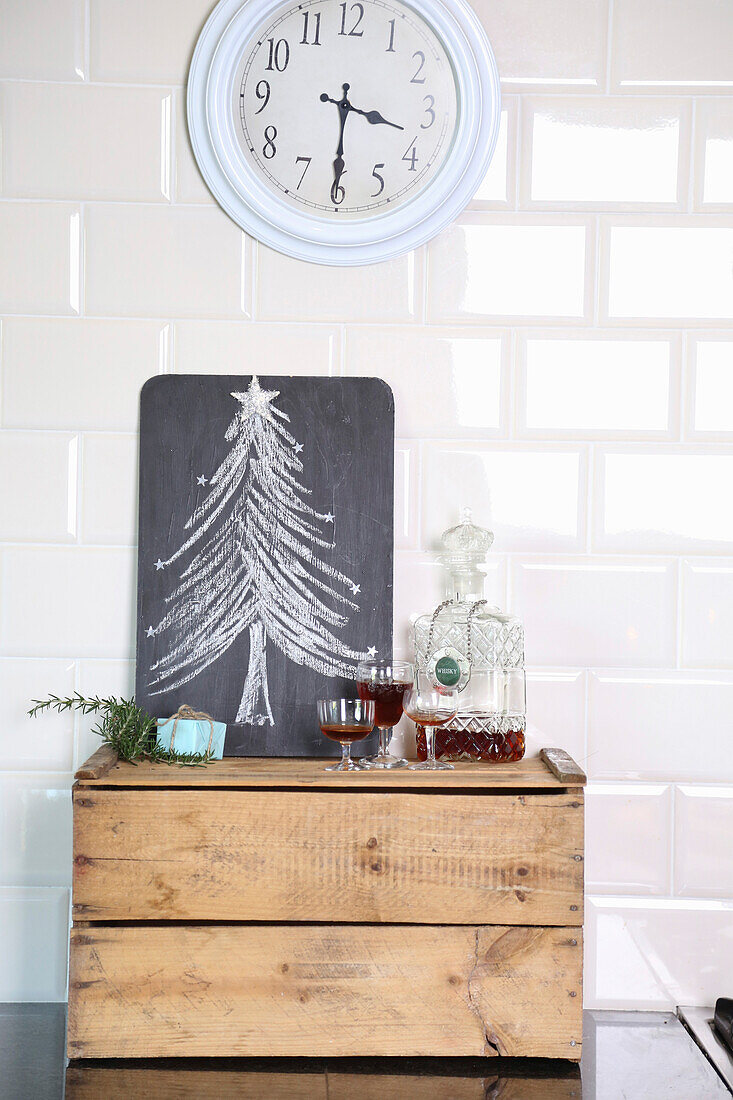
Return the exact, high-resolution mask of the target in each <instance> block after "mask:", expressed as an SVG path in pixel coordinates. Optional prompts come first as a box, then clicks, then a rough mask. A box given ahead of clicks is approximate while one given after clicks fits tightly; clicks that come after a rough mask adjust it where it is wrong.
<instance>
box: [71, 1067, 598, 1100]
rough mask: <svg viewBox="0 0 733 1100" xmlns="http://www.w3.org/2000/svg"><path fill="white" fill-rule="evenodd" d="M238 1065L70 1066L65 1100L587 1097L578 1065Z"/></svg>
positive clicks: (517, 1099)
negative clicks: (379, 1068)
mask: <svg viewBox="0 0 733 1100" xmlns="http://www.w3.org/2000/svg"><path fill="white" fill-rule="evenodd" d="M233 1061H234V1064H235V1065H236V1067H237V1068H231V1069H229V1068H227V1069H222V1068H210V1069H203V1068H201V1067H200V1063H195V1068H191V1067H189V1066H179V1067H177V1068H172V1067H171V1066H170V1064H165V1063H164V1064H163V1065H158V1066H151V1065H149V1064H146V1065H145V1066H136V1065H135V1064H134V1063H133V1064H132V1065H130V1063H126V1064H124V1065H116V1066H109V1065H105V1066H97V1065H94V1064H91V1065H90V1064H88V1063H87V1064H79V1063H74V1062H71V1063H70V1064H69V1066H68V1068H67V1070H66V1093H65V1095H66V1100H100V1097H104V1100H149V1098H150V1097H151V1096H152V1097H155V1098H156V1100H184V1098H186V1097H190V1098H191V1100H233V1098H235V1097H236V1100H487V1098H488V1097H501V1100H581V1082H580V1071H579V1069H578V1067H577V1066H576V1065H573V1064H571V1063H559V1064H558V1063H546V1062H545V1063H537V1062H527V1061H526V1060H524V1059H513V1060H512V1062H509V1061H507V1060H506V1059H503V1058H494V1059H492V1062H491V1063H489V1064H488V1065H487V1066H486V1068H485V1069H484V1070H483V1071H481V1070H479V1069H477V1068H476V1063H474V1065H473V1066H472V1067H471V1069H470V1072H469V1070H467V1069H466V1070H463V1071H462V1070H461V1069H456V1070H451V1071H450V1072H448V1069H447V1066H446V1061H445V1060H444V1061H443V1062H442V1063H441V1065H440V1067H439V1068H435V1069H430V1068H427V1067H421V1069H422V1072H421V1073H420V1074H419V1075H418V1073H417V1072H409V1071H402V1070H399V1071H397V1070H396V1069H394V1068H393V1067H394V1062H392V1061H388V1062H387V1066H388V1067H390V1068H388V1069H385V1070H384V1071H381V1072H379V1071H375V1072H368V1071H365V1070H363V1069H362V1070H360V1071H359V1072H348V1071H346V1072H345V1071H344V1070H343V1069H342V1068H339V1069H337V1070H333V1069H331V1068H330V1067H328V1068H324V1069H322V1068H321V1065H322V1063H320V1061H318V1060H313V1059H311V1061H312V1062H313V1063H314V1066H313V1068H312V1069H311V1068H309V1069H308V1070H305V1069H302V1070H301V1071H300V1072H298V1071H295V1070H282V1071H268V1070H263V1069H257V1070H253V1069H249V1068H248V1067H247V1062H244V1063H242V1062H241V1061H239V1060H238V1059H234V1060H233ZM452 1061H454V1062H455V1061H458V1062H459V1064H462V1062H463V1060H462V1059H452ZM215 1064H216V1065H217V1067H219V1066H220V1063H215ZM333 1064H335V1065H338V1066H342V1065H343V1063H341V1062H339V1063H333ZM492 1064H495V1065H496V1069H495V1070H493V1069H492V1068H491V1065H492Z"/></svg>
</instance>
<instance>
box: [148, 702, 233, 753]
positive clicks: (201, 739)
mask: <svg viewBox="0 0 733 1100" xmlns="http://www.w3.org/2000/svg"><path fill="white" fill-rule="evenodd" d="M226 731H227V727H226V722H215V721H214V719H213V718H211V717H210V715H208V714H206V713H205V712H204V711H199V712H197V711H194V710H192V709H191V707H187V706H182V707H179V708H178V711H177V712H176V713H175V714H174V715H173V716H172V717H171V718H159V719H158V732H157V735H156V741H157V743H158V745H159V746H160V747H161V748H162V749H171V750H172V751H175V752H200V753H209V755H210V756H211V758H212V759H213V760H221V759H222V757H223V756H224V735H225V734H226Z"/></svg>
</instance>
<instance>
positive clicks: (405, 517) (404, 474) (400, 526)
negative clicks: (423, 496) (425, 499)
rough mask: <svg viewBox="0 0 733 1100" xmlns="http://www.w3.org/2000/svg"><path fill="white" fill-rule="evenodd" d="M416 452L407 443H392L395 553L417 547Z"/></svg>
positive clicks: (415, 447) (415, 448) (418, 515)
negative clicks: (393, 453)
mask: <svg viewBox="0 0 733 1100" xmlns="http://www.w3.org/2000/svg"><path fill="white" fill-rule="evenodd" d="M419 478H420V448H419V444H417V443H411V442H408V441H407V440H400V439H398V440H396V441H395V466H394V545H395V549H396V550H417V549H419V546H420V529H419V524H420V510H419V507H418V504H419V499H420V498H419V488H418V484H419Z"/></svg>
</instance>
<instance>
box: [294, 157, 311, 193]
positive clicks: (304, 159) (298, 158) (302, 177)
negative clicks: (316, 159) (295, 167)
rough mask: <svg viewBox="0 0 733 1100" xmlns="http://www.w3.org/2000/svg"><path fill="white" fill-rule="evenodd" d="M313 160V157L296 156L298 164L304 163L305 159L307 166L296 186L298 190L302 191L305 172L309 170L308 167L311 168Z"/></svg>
mask: <svg viewBox="0 0 733 1100" xmlns="http://www.w3.org/2000/svg"><path fill="white" fill-rule="evenodd" d="M312 160H313V157H296V158H295V163H296V164H302V163H303V161H305V168H304V169H303V175H302V176H301V177H300V179H299V181H298V186H297V187H296V188H295V190H296V191H300V185H301V183H302V182H303V180H304V179H305V174H306V172H307V171H308V169H309V168H310V166H311V161H312Z"/></svg>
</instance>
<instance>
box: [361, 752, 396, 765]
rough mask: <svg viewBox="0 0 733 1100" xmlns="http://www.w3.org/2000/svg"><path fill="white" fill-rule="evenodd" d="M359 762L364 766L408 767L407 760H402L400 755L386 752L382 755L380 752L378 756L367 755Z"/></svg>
mask: <svg viewBox="0 0 733 1100" xmlns="http://www.w3.org/2000/svg"><path fill="white" fill-rule="evenodd" d="M359 763H360V764H361V766H362V767H363V768H406V767H407V761H406V760H402V759H401V758H400V757H398V756H392V754H391V753H385V754H384V755H382V753H381V752H378V753H377V755H376V756H365V757H363V758H362V759H361V760H360V761H359Z"/></svg>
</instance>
